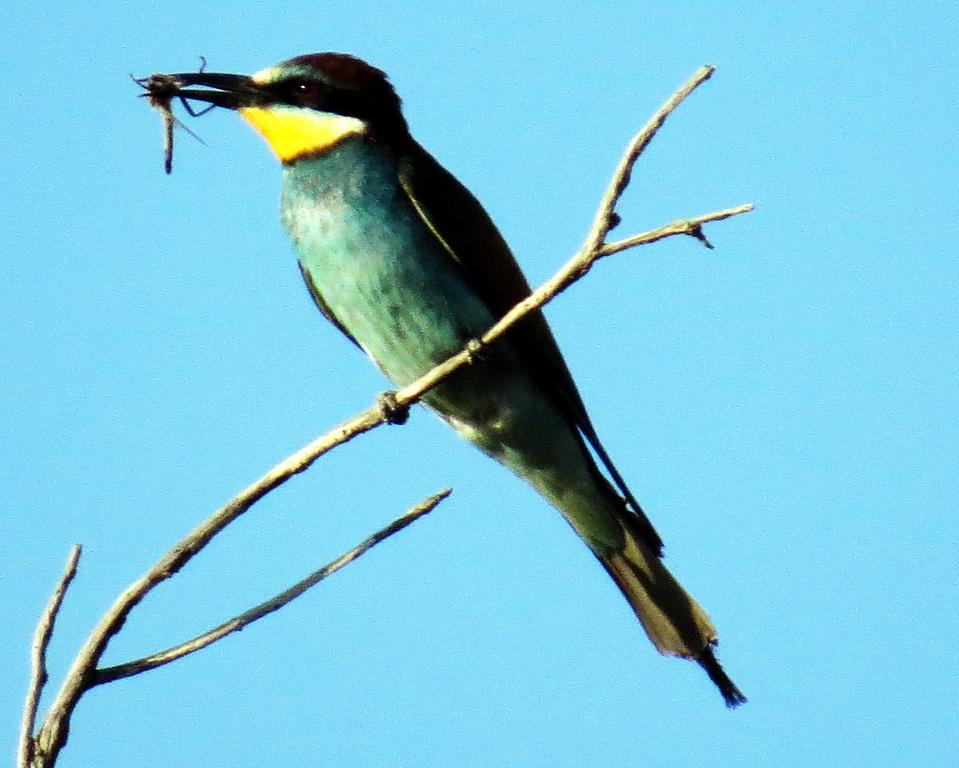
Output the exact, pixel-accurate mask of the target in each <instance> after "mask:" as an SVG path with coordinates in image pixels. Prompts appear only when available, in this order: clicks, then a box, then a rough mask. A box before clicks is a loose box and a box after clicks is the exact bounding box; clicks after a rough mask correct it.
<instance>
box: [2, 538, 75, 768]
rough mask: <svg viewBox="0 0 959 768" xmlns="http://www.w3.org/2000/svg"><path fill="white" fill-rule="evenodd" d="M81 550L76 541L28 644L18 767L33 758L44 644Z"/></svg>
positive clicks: (43, 682) (43, 677) (44, 669)
mask: <svg viewBox="0 0 959 768" xmlns="http://www.w3.org/2000/svg"><path fill="white" fill-rule="evenodd" d="M80 551H81V548H80V545H79V544H74V545H73V547H72V548H71V549H70V554H69V555H68V556H67V563H66V565H65V566H64V567H63V574H62V575H61V576H60V580H59V581H58V582H57V586H56V588H55V589H54V590H53V594H52V595H50V599H49V600H48V601H47V605H46V607H45V608H44V609H43V613H42V614H41V615H40V621H39V622H37V628H36V631H35V632H34V634H33V643H32V644H31V646H30V667H31V669H30V683H29V686H28V688H27V698H26V701H25V702H24V706H23V719H22V720H21V721H20V743H19V747H18V749H17V766H18V767H19V768H28V766H29V765H30V763H31V762H32V761H33V755H34V747H35V742H34V739H33V729H34V726H35V725H36V721H37V707H38V706H39V704H40V695H41V694H42V693H43V687H44V686H45V685H46V684H47V648H48V647H49V645H50V638H51V637H52V636H53V627H54V625H55V624H56V621H57V614H58V613H59V612H60V606H61V605H63V598H64V595H66V593H67V589H68V588H69V587H70V582H71V581H73V577H74V576H76V575H77V564H78V563H79V562H80Z"/></svg>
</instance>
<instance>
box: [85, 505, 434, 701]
mask: <svg viewBox="0 0 959 768" xmlns="http://www.w3.org/2000/svg"><path fill="white" fill-rule="evenodd" d="M452 492H453V489H452V488H445V489H444V490H442V491H440V492H439V493H436V494H434V495H432V496H430V497H429V498H427V499H424V500H423V501H421V502H420V503H419V504H417V505H416V506H415V507H413V508H412V509H410V510H409V511H408V512H407V513H406V514H404V515H402V516H401V517H398V518H397V519H396V520H394V521H393V522H392V523H390V524H389V525H388V526H386V527H385V528H381V529H380V530H379V531H377V532H376V533H374V534H373V535H372V536H369V537H368V538H366V539H364V540H363V541H361V542H360V543H359V544H357V545H356V546H355V547H353V549H351V550H349V551H348V552H344V553H343V554H342V555H340V556H339V557H338V558H336V559H335V560H332V561H331V562H329V563H327V564H326V565H324V566H323V567H322V568H319V569H318V570H316V571H314V572H313V573H311V574H310V575H309V576H307V577H305V578H303V579H301V580H300V581H298V582H297V583H296V584H294V585H293V586H291V587H289V588H288V589H285V590H283V591H282V592H280V593H279V594H278V595H276V596H275V597H272V598H270V599H269V600H266V601H264V602H262V603H260V604H259V605H257V606H254V607H253V608H250V609H249V610H248V611H244V612H243V613H241V614H239V615H238V616H234V617H233V618H232V619H230V620H229V621H225V622H223V623H222V624H220V625H219V626H218V627H214V628H213V629H211V630H209V631H207V632H204V633H203V634H202V635H198V636H197V637H194V638H193V639H191V640H187V641H186V642H185V643H180V644H179V645H175V646H173V647H172V648H167V649H166V650H164V651H160V652H159V653H155V654H153V655H151V656H145V657H144V658H142V659H136V660H135V661H130V662H127V663H126V664H118V665H117V666H115V667H105V668H103V669H98V670H97V671H96V673H95V674H94V676H93V679H92V680H91V682H90V687H91V688H92V687H93V686H95V685H102V684H103V683H109V682H112V681H113V680H119V679H120V678H123V677H131V676H132V675H138V674H140V673H141V672H146V671H148V670H151V669H156V668H157V667H162V666H163V665H164V664H169V663H170V662H171V661H176V660H177V659H182V658H183V657H184V656H189V655H190V654H191V653H194V652H195V651H199V650H200V649H201V648H206V647H207V646H208V645H212V644H213V643H215V642H216V641H217V640H221V639H223V638H224V637H226V636H227V635H229V634H231V633H233V632H239V631H240V630H241V629H244V628H245V627H247V626H249V625H250V624H252V623H253V622H254V621H257V620H259V619H262V618H263V617H264V616H267V615H269V614H271V613H273V612H274V611H278V610H279V609H280V608H282V607H283V606H284V605H286V604H287V603H289V602H290V601H291V600H294V599H296V598H297V597H299V596H300V595H302V594H303V593H304V592H306V591H307V590H308V589H310V588H311V587H314V586H316V585H317V584H319V583H320V582H321V581H323V579H325V578H326V577H327V576H330V575H332V574H334V573H336V572H337V571H338V570H340V569H341V568H343V567H344V566H346V565H349V564H350V563H352V562H353V561H354V560H356V559H357V558H358V557H360V556H361V555H363V554H365V553H366V552H368V551H369V550H370V549H372V548H373V547H374V546H376V545H377V544H379V543H380V542H381V541H383V540H384V539H386V538H388V537H390V536H392V535H393V534H394V533H399V532H400V531H401V530H403V529H404V528H405V527H406V526H408V525H409V524H410V523H412V522H415V521H416V520H418V519H419V518H421V517H423V515H425V514H428V513H429V512H432V511H433V510H434V509H435V508H436V507H437V505H438V504H439V503H440V502H441V501H443V500H444V499H445V498H446V497H447V496H449V495H450V494H451V493H452Z"/></svg>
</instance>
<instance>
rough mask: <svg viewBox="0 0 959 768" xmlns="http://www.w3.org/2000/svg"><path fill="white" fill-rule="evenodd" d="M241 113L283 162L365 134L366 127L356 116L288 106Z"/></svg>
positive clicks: (245, 108) (241, 110) (250, 108)
mask: <svg viewBox="0 0 959 768" xmlns="http://www.w3.org/2000/svg"><path fill="white" fill-rule="evenodd" d="M239 112H240V115H242V117H243V119H244V120H246V121H247V122H248V123H249V124H250V125H252V126H253V128H254V129H255V130H256V131H257V132H258V133H259V134H260V135H261V136H263V138H264V139H266V143H267V144H269V145H270V149H272V150H273V151H274V152H275V153H276V156H277V157H278V158H279V159H280V161H281V162H284V163H288V162H291V161H293V160H295V159H296V158H298V157H300V156H301V155H305V154H307V153H310V152H322V151H323V150H325V149H328V148H329V147H332V146H333V145H334V144H337V143H338V142H340V141H342V140H343V139H345V138H346V137H347V136H351V135H353V134H360V133H364V132H365V131H366V124H365V123H364V122H363V121H362V120H359V119H357V118H355V117H345V116H344V115H334V114H331V113H328V112H314V111H312V110H308V109H302V108H298V107H288V106H285V105H277V106H270V107H244V108H243V109H240V110H239Z"/></svg>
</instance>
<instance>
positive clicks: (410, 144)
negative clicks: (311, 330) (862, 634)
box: [146, 53, 745, 706]
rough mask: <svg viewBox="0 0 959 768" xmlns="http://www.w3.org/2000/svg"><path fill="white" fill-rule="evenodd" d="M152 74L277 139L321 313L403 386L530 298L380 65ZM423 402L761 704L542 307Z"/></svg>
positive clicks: (343, 61)
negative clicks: (588, 402) (616, 451)
mask: <svg viewBox="0 0 959 768" xmlns="http://www.w3.org/2000/svg"><path fill="white" fill-rule="evenodd" d="M151 80H153V82H154V83H156V84H157V86H156V89H157V91H156V93H155V94H154V93H151V94H150V95H156V96H157V97H158V99H157V100H158V101H162V100H164V99H167V100H168V99H172V98H178V97H182V98H183V99H187V100H193V101H201V102H206V103H208V104H212V105H215V106H219V107H224V108H227V109H232V110H236V111H237V112H239V114H240V115H241V116H242V117H243V118H244V119H245V120H246V121H247V122H248V123H250V124H251V125H252V126H253V128H255V129H256V130H257V131H258V132H259V133H260V134H261V135H262V136H263V138H265V139H266V141H267V143H268V144H269V145H270V147H271V148H272V150H273V152H274V153H275V154H276V155H277V157H278V158H279V160H280V162H281V163H282V165H283V194H282V204H281V218H282V222H283V226H284V228H285V229H286V231H287V233H288V234H289V236H290V238H291V239H292V241H293V247H294V249H295V251H296V253H297V255H298V256H299V265H300V271H301V272H302V274H303V279H304V280H305V281H306V285H307V287H308V288H309V291H310V294H311V295H312V297H313V300H314V301H315V302H316V306H317V307H318V308H319V310H320V311H321V312H322V313H323V314H324V315H325V316H326V318H327V319H328V320H329V321H330V322H332V323H333V324H334V325H335V326H336V327H337V328H339V329H340V330H341V331H342V332H343V333H344V334H345V335H346V336H347V337H348V338H349V339H350V340H351V341H352V342H353V343H354V344H356V345H357V346H358V347H360V349H362V350H363V351H364V352H366V354H367V355H369V356H370V357H371V358H372V359H373V361H374V362H375V363H376V364H377V365H378V366H379V367H380V368H381V369H382V371H383V372H384V373H385V374H386V376H387V377H388V378H390V379H391V380H392V381H393V382H394V383H395V384H396V385H397V386H403V385H405V384H408V383H409V382H411V381H413V380H414V379H416V378H417V377H419V376H420V375H422V374H423V373H425V372H426V371H428V370H430V369H431V368H433V367H434V366H436V365H437V364H439V363H441V362H443V361H444V360H446V359H447V358H448V357H450V356H452V355H453V354H455V353H456V352H458V351H459V350H460V349H462V348H463V347H464V346H465V345H466V344H467V343H468V342H469V341H470V340H472V339H475V338H478V337H480V336H481V335H482V334H483V333H484V332H485V331H486V330H487V329H489V328H490V326H492V325H493V324H494V323H495V322H496V320H498V319H499V318H500V317H502V316H503V315H504V314H506V312H507V311H508V310H509V309H510V308H511V307H512V306H513V305H514V304H516V303H517V302H519V301H520V300H522V299H523V298H525V297H526V296H527V295H528V294H529V292H530V288H529V285H528V284H527V282H526V279H525V278H524V277H523V274H522V272H521V271H520V268H519V266H518V265H517V264H516V261H515V260H514V259H513V256H512V254H511V253H510V250H509V247H508V246H507V244H506V242H505V241H504V239H503V237H502V235H500V233H499V231H498V230H497V228H496V226H495V225H494V224H493V222H492V221H491V220H490V218H489V216H488V215H487V213H486V211H484V210H483V207H482V206H481V205H480V203H479V202H478V201H477V200H476V198H475V197H473V195H472V194H471V193H470V192H469V191H468V190H467V189H466V188H465V187H464V186H463V185H462V184H460V183H459V182H458V181H457V180H456V179H455V178H454V177H453V176H452V175H451V174H450V173H449V172H448V171H447V170H446V169H444V168H443V167H442V166H441V165H440V164H439V163H438V162H437V161H436V160H435V159H433V157H432V156H431V155H430V154H429V153H428V152H427V151H426V150H425V149H423V147H421V146H420V145H419V144H418V143H417V142H416V140H415V139H413V137H412V136H411V135H410V131H409V128H408V127H407V124H406V120H405V118H404V117H403V114H402V111H401V109H400V99H399V97H398V96H397V95H396V92H395V91H394V90H393V87H392V85H391V84H390V83H389V81H388V80H387V77H386V75H385V73H383V72H382V71H380V70H379V69H376V68H375V67H372V66H370V65H369V64H367V63H365V62H363V61H360V60H359V59H356V58H354V57H352V56H348V55H345V54H340V53H318V54H310V55H306V56H299V57H297V58H294V59H290V60H289V61H284V62H282V63H280V64H277V65H276V66H273V67H270V68H268V69H265V70H263V71H262V72H259V73H257V74H255V75H253V76H245V75H232V74H223V73H214V72H203V71H201V72H193V73H184V74H174V75H155V76H154V78H151ZM195 86H200V87H199V88H196V87H195ZM146 87H147V88H148V90H149V89H150V88H151V86H150V81H147V82H146ZM167 103H168V102H167ZM423 399H424V402H425V403H426V405H427V406H429V407H430V408H431V409H432V410H433V411H435V412H436V413H437V414H439V416H440V417H441V418H442V419H443V420H445V421H446V422H447V423H448V424H449V425H450V426H451V427H453V429H455V430H456V431H457V432H458V433H459V434H460V435H462V436H463V437H464V438H466V439H467V440H469V441H470V442H471V443H473V444H474V445H475V446H477V447H478V448H479V449H480V450H482V451H483V452H484V453H486V454H488V455H489V456H491V457H492V458H494V459H496V460H497V461H499V462H500V463H502V464H504V465H506V466H507V467H509V469H511V470H512V471H513V472H515V473H516V474H517V475H519V476H520V477H521V478H523V479H524V480H525V481H526V482H528V483H529V484H530V485H532V486H533V487H534V488H535V489H536V490H537V491H539V493H541V494H542V495H543V496H544V497H545V498H546V500H547V501H549V502H550V504H552V505H553V506H554V507H556V508H557V509H558V510H559V511H560V512H561V513H562V514H563V516H564V517H565V518H566V520H567V521H568V522H569V524H570V525H571V526H572V527H573V529H574V530H575V531H576V533H578V534H579V536H580V537H581V538H582V539H583V541H585V542H586V544H587V546H589V548H590V549H591V550H592V552H593V554H595V555H596V557H597V558H598V559H599V561H600V562H601V563H602V564H603V566H604V567H605V568H606V570H607V571H608V572H609V575H610V576H611V577H612V578H613V580H614V581H615V582H616V584H617V585H618V586H619V588H620V589H621V590H622V592H623V594H624V595H625V596H626V599H627V600H628V601H629V604H630V605H631V606H632V608H633V610H634V611H635V613H636V615H637V616H638V617H639V620H640V622H641V623H642V625H643V628H644V629H645V630H646V633H647V635H649V639H650V640H651V641H652V642H653V644H654V645H655V646H656V648H657V649H658V650H659V651H660V652H661V653H663V654H666V655H670V656H681V657H683V658H688V659H694V660H695V661H697V662H698V663H699V664H700V665H702V667H703V668H704V669H705V670H706V672H707V674H708V675H709V677H710V679H711V680H712V681H713V682H714V683H715V684H716V685H717V686H718V688H719V690H720V692H721V693H722V695H723V698H724V699H725V701H726V704H727V705H728V706H736V705H737V704H741V703H742V702H744V701H745V697H744V696H743V694H742V693H741V692H740V691H739V689H738V688H737V687H736V685H735V683H733V681H732V680H731V679H730V678H729V677H728V676H727V675H726V673H725V672H724V671H723V669H722V667H721V666H720V665H719V662H718V661H717V660H716V657H715V655H714V653H713V646H714V645H715V644H716V641H717V634H716V630H715V629H714V627H713V625H712V623H711V622H710V620H709V617H708V616H707V615H706V612H705V611H704V610H703V609H702V608H701V607H700V606H699V605H698V604H697V603H696V601H695V600H693V598H692V597H691V596H690V595H689V594H688V593H687V592H686V591H685V590H684V589H683V588H682V587H681V586H680V584H679V582H678V581H677V580H676V579H675V578H674V577H673V575H672V574H671V573H670V572H669V571H668V570H667V569H666V567H665V566H664V565H663V564H662V562H661V560H660V557H661V555H662V546H663V544H662V541H661V540H660V538H659V535H658V534H657V533H656V531H655V529H654V528H653V526H652V524H651V523H650V521H649V520H648V519H647V518H646V515H645V514H644V513H643V511H642V509H641V508H640V506H639V504H638V503H637V502H636V499H635V498H634V497H633V494H632V493H631V492H630V491H629V489H628V488H627V487H626V483H625V482H624V481H623V479H622V477H621V476H620V474H619V472H618V471H617V470H616V468H615V467H614V466H613V463H612V462H611V461H610V459H609V456H608V455H607V454H606V451H605V450H604V448H603V445H602V443H600V441H599V438H598V437H597V435H596V430H595V429H594V428H593V425H592V423H591V422H590V419H589V416H588V415H587V413H586V408H585V406H584V405H583V401H582V400H581V398H580V395H579V393H578V392H577V390H576V385H575V384H574V383H573V379H572V376H571V375H570V372H569V370H568V368H567V367H566V363H565V362H564V360H563V357H562V355H561V354H560V351H559V347H558V346H557V345H556V341H555V340H554V338H553V335H552V332H551V331H550V329H549V327H548V325H547V324H546V320H545V318H544V317H543V315H542V314H540V313H539V312H537V313H535V314H533V315H530V316H528V317H527V318H526V319H525V320H524V321H522V322H521V323H520V324H519V325H517V326H516V327H514V328H513V329H512V330H511V331H510V332H509V333H508V334H507V335H506V336H505V337H504V338H503V339H502V340H501V341H500V342H498V343H497V344H495V345H494V346H493V347H492V348H490V349H489V350H488V351H486V352H484V353H483V354H482V355H481V356H480V360H479V361H478V362H476V363H475V364H473V365H471V366H468V367H466V368H463V369H460V371H459V372H457V373H455V374H454V375H453V376H452V377H451V378H449V379H447V380H446V381H445V382H443V383H442V384H441V385H439V386H438V387H436V388H435V389H433V390H432V391H431V392H429V393H428V394H427V395H426V396H425V397H424V398H423ZM590 449H592V452H593V453H591V452H590ZM593 454H595V456H596V457H598V459H599V462H600V463H601V464H602V466H603V467H604V469H605V473H606V474H605V475H604V474H603V472H602V471H600V469H599V467H598V465H597V462H596V461H595V460H594V459H593ZM607 477H608V478H609V479H607Z"/></svg>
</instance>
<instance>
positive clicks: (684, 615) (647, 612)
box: [594, 506, 746, 707]
mask: <svg viewBox="0 0 959 768" xmlns="http://www.w3.org/2000/svg"><path fill="white" fill-rule="evenodd" d="M619 517H620V524H621V525H622V527H623V533H624V543H623V546H622V548H620V549H617V550H614V551H599V550H598V549H597V548H594V552H595V554H596V556H597V557H598V558H599V560H600V562H601V563H602V564H603V566H604V567H605V568H606V570H607V571H608V573H609V575H610V576H612V578H613V580H614V581H615V582H616V583H617V584H618V585H619V588H620V589H621V590H622V592H623V594H624V595H625V596H626V599H627V600H628V601H629V604H630V605H631V606H632V608H633V611H635V612H636V616H637V617H639V621H640V622H641V623H642V625H643V629H645V630H646V634H647V635H649V639H650V640H651V641H652V643H653V645H655V646H656V648H657V649H658V650H659V652H660V653H662V654H665V655H667V656H681V657H683V658H686V659H692V660H695V661H696V662H698V663H699V664H700V666H702V668H703V669H704V670H705V671H706V674H708V675H709V679H710V680H712V681H713V682H714V683H715V684H716V686H717V687H718V688H719V691H720V693H721V694H722V696H723V699H724V700H725V701H726V706H727V707H736V706H738V705H740V704H742V703H744V702H745V701H746V697H745V696H743V694H742V692H741V691H740V690H739V688H737V687H736V684H735V683H734V682H733V681H732V680H731V679H730V678H729V676H728V675H727V674H726V672H725V671H724V670H723V668H722V667H721V666H720V664H719V661H717V659H716V656H715V654H714V653H713V646H714V645H715V644H716V640H717V633H716V628H715V627H713V624H712V622H711V621H710V620H709V616H707V615H706V611H704V610H703V609H702V607H701V606H700V605H699V603H697V602H696V601H695V600H694V599H693V598H692V596H691V595H689V593H688V592H686V590H685V589H683V588H682V586H681V585H680V584H679V582H678V581H676V579H675V577H674V576H673V575H672V574H671V573H670V572H669V570H668V569H667V568H666V566H665V565H663V563H662V561H660V559H659V557H658V556H657V555H656V554H655V553H653V552H652V551H651V550H650V549H649V548H648V547H647V546H646V544H644V543H643V539H642V536H641V535H639V531H634V530H632V529H633V528H634V526H633V520H634V515H633V513H632V512H631V511H630V510H628V509H626V508H625V506H624V508H623V511H622V513H621V515H620V516H619Z"/></svg>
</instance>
